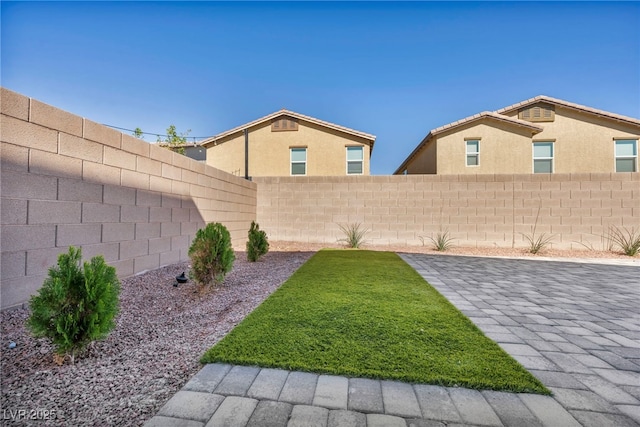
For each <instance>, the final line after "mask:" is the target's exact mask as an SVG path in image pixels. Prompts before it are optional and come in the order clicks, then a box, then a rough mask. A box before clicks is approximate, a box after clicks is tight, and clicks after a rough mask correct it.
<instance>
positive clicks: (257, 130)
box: [207, 120, 371, 177]
mask: <svg viewBox="0 0 640 427" xmlns="http://www.w3.org/2000/svg"><path fill="white" fill-rule="evenodd" d="M244 141H245V139H244V133H242V132H240V133H237V134H234V135H231V136H229V137H227V138H223V139H221V140H220V141H219V142H218V144H217V145H213V144H211V145H209V146H208V147H207V164H209V165H211V166H213V167H215V168H218V169H221V170H224V171H227V172H229V173H232V174H234V175H239V176H244V174H245V167H244V153H245V142H244ZM346 146H362V147H363V157H364V159H363V175H369V173H370V169H369V159H370V157H371V153H370V146H369V143H367V141H366V140H364V139H363V138H359V137H357V136H351V135H346V134H343V133H341V132H338V131H335V130H333V129H329V128H324V127H320V126H318V125H315V124H312V123H308V122H304V121H302V120H300V121H299V123H298V130H297V131H280V132H272V131H271V124H270V123H264V124H262V125H259V126H255V127H253V128H251V129H249V176H251V177H259V176H290V175H291V157H290V147H306V148H307V175H308V176H340V175H346V174H347V152H346Z"/></svg>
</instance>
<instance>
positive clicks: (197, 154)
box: [158, 142, 207, 163]
mask: <svg viewBox="0 0 640 427" xmlns="http://www.w3.org/2000/svg"><path fill="white" fill-rule="evenodd" d="M158 145H159V146H160V147H163V148H167V149H169V150H171V151H175V152H176V153H180V154H184V155H185V156H187V157H188V158H190V159H193V160H197V161H199V162H202V163H205V162H206V160H207V150H206V149H205V148H203V147H201V146H200V144H199V143H197V142H185V143H184V144H174V145H170V144H167V143H166V142H160V143H158Z"/></svg>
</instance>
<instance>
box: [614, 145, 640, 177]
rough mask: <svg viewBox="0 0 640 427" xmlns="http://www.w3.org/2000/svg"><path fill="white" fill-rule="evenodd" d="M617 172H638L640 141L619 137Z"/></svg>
mask: <svg viewBox="0 0 640 427" xmlns="http://www.w3.org/2000/svg"><path fill="white" fill-rule="evenodd" d="M615 143H616V172H636V171H637V170H638V141H637V140H635V139H617V140H616V141H615Z"/></svg>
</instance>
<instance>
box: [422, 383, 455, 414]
mask: <svg viewBox="0 0 640 427" xmlns="http://www.w3.org/2000/svg"><path fill="white" fill-rule="evenodd" d="M413 389H414V391H415V393H416V397H417V399H418V404H419V405H420V410H421V411H422V416H423V417H424V418H428V419H433V420H442V421H446V422H450V423H461V422H462V418H461V417H460V414H459V413H458V410H457V409H456V406H455V405H454V403H453V400H451V397H449V393H448V392H447V389H446V388H444V387H437V386H433V385H423V384H416V385H414V386H413Z"/></svg>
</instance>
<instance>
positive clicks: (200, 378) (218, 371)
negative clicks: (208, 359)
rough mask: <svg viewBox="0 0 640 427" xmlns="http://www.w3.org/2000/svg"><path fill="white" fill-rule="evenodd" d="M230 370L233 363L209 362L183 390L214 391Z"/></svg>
mask: <svg viewBox="0 0 640 427" xmlns="http://www.w3.org/2000/svg"><path fill="white" fill-rule="evenodd" d="M230 370H231V365H227V364H222V363H209V364H207V365H205V366H204V367H203V368H202V369H200V371H199V372H198V373H197V374H196V375H195V376H194V377H193V378H191V379H190V380H189V382H188V383H187V384H185V386H184V387H183V390H191V391H204V392H206V393H213V391H214V390H215V389H216V387H218V384H220V381H222V379H223V378H224V377H225V375H227V373H228V372H229V371H230Z"/></svg>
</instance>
